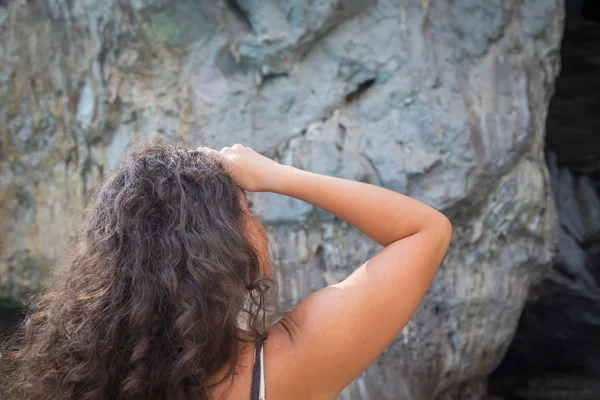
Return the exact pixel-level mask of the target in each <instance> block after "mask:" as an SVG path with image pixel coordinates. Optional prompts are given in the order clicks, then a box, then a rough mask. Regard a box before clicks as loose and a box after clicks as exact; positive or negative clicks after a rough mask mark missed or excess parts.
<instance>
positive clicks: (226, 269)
mask: <svg viewBox="0 0 600 400" xmlns="http://www.w3.org/2000/svg"><path fill="white" fill-rule="evenodd" d="M242 197H243V196H242V192H241V190H240V188H239V187H238V186H237V185H236V184H235V183H234V182H233V181H232V180H231V178H230V177H229V176H228V174H227V173H226V172H225V169H224V165H223V161H222V159H221V157H220V155H219V153H217V152H214V151H210V150H208V149H202V148H201V149H196V150H190V149H186V148H183V147H180V146H168V147H161V146H155V145H151V146H146V147H143V148H141V149H139V150H138V151H136V152H134V153H132V154H131V155H130V156H129V157H128V158H127V160H126V161H125V162H124V163H123V165H122V166H121V167H120V168H119V169H117V170H115V171H112V172H111V173H110V174H107V177H106V179H105V181H104V183H103V185H102V186H101V187H100V188H99V189H98V190H97V191H96V192H95V193H94V194H93V195H92V198H91V200H90V205H89V207H88V211H87V213H88V214H89V216H88V218H87V221H88V222H87V227H86V229H85V233H83V234H82V235H81V236H80V238H79V239H76V240H75V243H74V245H73V248H72V251H70V252H69V254H68V255H67V256H66V257H65V260H64V262H63V263H62V264H61V266H59V267H58V268H57V270H56V272H55V273H54V274H53V277H52V278H51V279H49V281H48V282H47V284H45V285H44V288H43V290H41V292H40V294H39V295H37V296H36V297H35V301H34V302H32V304H31V305H30V307H29V311H28V315H27V317H26V319H25V321H24V323H23V325H22V327H21V329H20V333H19V334H18V335H17V345H16V346H15V347H13V348H12V351H11V354H10V355H9V356H8V357H5V358H7V359H8V360H7V362H6V364H7V368H6V370H7V373H6V375H5V377H4V385H3V389H2V391H3V392H4V396H6V398H9V399H89V400H92V399H102V400H106V399H178V400H180V399H207V398H208V389H209V387H210V386H211V384H215V383H214V382H211V379H214V376H215V374H216V373H217V372H219V371H227V373H225V374H224V376H223V378H222V379H221V380H220V381H219V383H222V382H224V381H225V380H227V379H229V378H231V377H232V374H233V373H234V371H235V366H236V362H237V360H238V353H239V347H240V346H239V345H240V343H250V342H252V341H254V340H256V339H258V338H265V337H266V327H265V313H264V309H265V307H266V304H267V300H268V297H269V296H271V293H269V291H270V289H272V288H274V286H275V283H274V282H273V280H272V279H270V278H268V277H265V276H264V274H263V273H262V272H261V271H263V270H262V269H261V260H260V255H259V251H258V250H257V248H256V246H255V244H253V240H251V238H249V237H248V235H247V234H246V233H245V232H246V230H245V221H246V220H245V216H246V215H247V214H248V212H246V210H245V207H243V206H242V204H241V201H243V200H242ZM241 320H244V325H245V326H244V327H241V324H240V321H241ZM13 346H14V345H13ZM219 376H221V372H219Z"/></svg>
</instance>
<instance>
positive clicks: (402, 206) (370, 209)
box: [270, 166, 449, 246]
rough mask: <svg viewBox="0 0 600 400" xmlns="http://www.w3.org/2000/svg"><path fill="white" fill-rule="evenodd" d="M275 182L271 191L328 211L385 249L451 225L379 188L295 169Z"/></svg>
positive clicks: (416, 203)
mask: <svg viewBox="0 0 600 400" xmlns="http://www.w3.org/2000/svg"><path fill="white" fill-rule="evenodd" d="M274 178H275V179H274V180H273V187H271V188H270V191H272V192H275V193H279V194H283V195H286V196H290V197H294V198H297V199H299V200H302V201H305V202H307V203H310V204H312V205H314V206H316V207H319V208H321V209H323V210H325V211H328V212H330V213H332V214H334V215H335V216H337V217H339V218H341V219H343V220H345V221H347V222H348V223H350V224H351V225H353V226H354V227H356V228H357V229H358V230H360V231H361V232H363V233H364V234H365V235H367V236H369V237H370V238H371V239H373V240H374V241H376V242H377V243H379V244H381V245H383V246H387V245H388V244H390V243H392V242H395V241H397V240H400V239H403V238H405V237H408V236H411V235H414V234H416V233H418V232H420V231H422V230H425V229H428V228H432V229H437V228H438V227H440V225H443V226H446V225H449V223H448V220H447V219H446V217H445V216H444V215H443V214H441V213H440V212H438V211H437V210H435V209H433V208H431V207H429V206H427V205H425V204H423V203H421V202H419V201H417V200H414V199H411V198H410V197H407V196H404V195H402V194H399V193H397V192H394V191H391V190H388V189H384V188H381V187H378V186H375V185H370V184H367V183H362V182H356V181H350V180H346V179H341V178H334V177H330V176H325V175H319V174H315V173H311V172H307V171H302V170H300V169H297V168H294V167H291V166H282V168H281V170H280V171H278V173H277V177H274Z"/></svg>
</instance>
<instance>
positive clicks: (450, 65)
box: [0, 0, 564, 400]
mask: <svg viewBox="0 0 600 400" xmlns="http://www.w3.org/2000/svg"><path fill="white" fill-rule="evenodd" d="M563 14H564V11H563V4H562V1H560V0H523V1H520V2H505V1H501V0H490V1H486V2H481V1H476V0H455V1H452V2H450V1H435V2H433V1H431V2H429V1H417V0H413V1H410V0H407V1H403V2H400V1H394V0H381V1H377V2H375V1H372V2H369V1H353V0H337V1H335V0H330V1H321V2H312V1H291V0H287V1H286V0H273V1H269V2H267V1H258V0H255V1H253V0H245V1H244V0H237V1H235V0H228V1H216V0H215V1H206V2H204V1H203V2H200V1H196V0H180V1H176V2H167V1H162V0H122V1H117V0H106V1H102V2H98V1H91V0H72V1H66V0H37V1H30V2H24V1H14V2H2V3H0V60H1V61H2V62H1V63H0V91H1V92H0V133H1V137H2V147H1V148H0V151H1V152H2V187H1V188H0V207H1V210H2V220H1V221H2V222H1V228H2V229H1V230H0V249H1V250H2V251H1V258H0V298H1V299H2V301H3V302H4V304H5V305H9V306H11V305H18V304H19V302H20V299H21V297H22V296H23V295H24V294H26V293H29V292H32V291H35V289H36V288H37V286H38V283H39V279H40V277H42V276H43V275H44V273H45V271H46V270H47V268H48V267H49V266H50V265H52V263H53V262H55V261H56V260H58V259H59V258H60V254H61V249H62V246H63V242H64V240H65V238H67V237H68V235H69V234H70V232H72V231H73V227H74V226H75V225H76V223H77V221H78V217H79V213H80V211H81V209H82V207H83V206H84V204H85V195H86V192H87V190H88V189H89V188H90V187H91V186H92V185H94V184H95V183H96V182H97V181H98V180H99V179H100V177H101V176H102V174H103V172H104V171H105V170H106V169H108V168H111V167H114V166H115V165H116V164H117V163H118V161H119V159H120V158H121V157H122V156H123V155H124V154H125V153H126V152H127V150H128V148H129V147H130V144H131V142H132V140H134V139H136V140H147V139H153V138H158V140H172V139H177V140H182V141H184V142H186V143H188V144H190V145H198V144H206V145H209V146H213V147H217V148H219V147H222V146H225V145H230V144H232V143H235V142H240V143H245V144H248V145H250V146H252V147H254V148H255V149H257V150H258V151H261V152H263V153H264V154H267V155H269V156H271V157H274V158H277V159H278V160H280V161H281V162H283V163H288V164H293V165H296V166H299V167H302V168H305V169H309V170H312V171H316V172H320V173H326V174H331V175H337V176H342V177H346V178H351V179H357V180H363V181H366V182H372V183H375V184H378V185H382V186H385V187H388V188H390V189H393V190H397V191H400V192H402V193H406V194H408V195H410V196H413V197H416V198H417V199H420V200H423V201H425V202H427V203H428V204H431V205H433V206H435V207H437V208H439V209H440V210H442V211H444V212H445V213H446V214H447V215H448V216H449V217H450V219H451V220H452V222H453V225H454V232H455V234H454V239H453V244H452V246H451V249H450V252H449V254H448V256H447V258H446V260H445V262H444V264H443V266H442V268H441V270H440V272H439V273H438V275H437V277H436V279H435V281H434V284H433V286H432V288H431V290H430V291H429V293H428V295H427V297H426V299H425V301H424V302H423V304H422V306H421V307H420V308H419V310H418V311H417V313H416V315H415V316H414V318H413V319H412V320H411V322H410V323H409V325H408V326H407V327H406V329H405V330H404V331H403V332H402V334H401V335H400V336H399V337H398V338H397V340H396V341H395V342H394V343H393V344H392V345H391V346H390V347H389V348H388V349H387V350H386V352H385V353H384V354H383V356H382V357H380V358H379V359H378V360H377V361H376V362H375V363H374V365H373V366H372V367H371V368H370V369H369V370H368V371H367V372H366V373H365V374H364V375H363V376H361V377H360V378H359V379H357V380H356V381H355V382H354V383H353V384H352V385H350V386H349V387H348V388H347V390H346V391H344V392H343V393H342V394H341V395H340V399H347V400H350V399H352V400H354V399H397V398H406V399H412V400H430V399H433V398H436V399H471V398H472V399H477V398H481V396H483V394H484V393H485V390H486V376H487V374H488V373H490V371H491V370H492V369H493V368H494V367H495V366H496V364H497V363H498V362H499V361H500V359H501V358H502V357H503V355H504V353H505V351H506V349H507V346H508V344H509V342H510V340H511V338H512V336H513V334H514V332H515V329H516V324H517V321H518V318H519V315H520V312H521V310H522V307H523V305H524V302H525V298H526V296H527V293H528V290H529V287H530V285H531V284H532V283H535V282H537V281H538V280H539V277H540V276H541V273H542V272H543V271H544V270H545V269H546V267H547V266H548V265H549V264H550V263H551V262H552V259H553V256H554V247H555V246H554V245H555V243H556V215H555V211H554V205H553V199H552V196H551V192H550V186H549V183H548V182H549V179H548V172H547V169H546V166H545V161H544V153H543V147H544V146H543V138H544V121H545V118H546V110H547V107H548V102H549V98H550V96H551V94H552V91H553V83H554V79H555V77H556V74H557V72H558V68H559V59H558V51H559V44H560V39H561V35H562V20H563ZM256 200H257V203H258V204H259V206H260V207H261V208H262V210H263V212H262V213H263V219H264V221H265V224H266V225H267V228H268V231H269V234H270V237H271V239H272V241H273V244H274V255H273V261H274V263H275V264H276V265H275V266H276V268H277V279H278V281H279V283H280V287H281V290H280V298H279V299H278V304H279V307H280V308H281V309H286V308H289V307H290V306H292V305H293V304H295V303H296V302H298V301H299V300H300V299H301V298H303V297H305V296H306V295H308V294H309V293H311V292H313V291H315V290H317V289H319V288H321V287H323V286H324V285H327V284H330V283H334V282H337V281H338V280H339V279H341V278H343V277H344V276H346V275H347V274H348V273H349V272H350V271H351V270H352V269H353V268H355V267H356V266H357V265H359V264H361V263H362V262H364V261H365V260H366V259H367V258H368V257H370V256H371V255H373V254H374V253H375V252H376V251H377V250H378V249H377V248H376V246H375V245H373V244H372V243H371V242H370V241H369V240H368V239H366V238H365V237H363V236H361V235H360V234H359V233H358V232H357V231H355V230H354V229H353V228H351V227H349V226H347V225H346V224H344V223H342V222H340V221H338V220H336V219H334V218H332V217H331V216H330V215H328V214H326V213H323V212H320V211H318V210H314V209H313V207H311V206H310V205H307V204H304V203H302V202H299V201H295V200H291V199H286V198H282V197H278V196H274V195H262V196H257V199H256ZM365 340H368V338H365Z"/></svg>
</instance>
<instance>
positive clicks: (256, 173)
mask: <svg viewBox="0 0 600 400" xmlns="http://www.w3.org/2000/svg"><path fill="white" fill-rule="evenodd" d="M219 153H220V154H221V155H222V156H223V158H224V159H225V163H226V169H227V172H228V173H229V175H230V176H231V178H232V179H233V181H234V182H235V183H237V184H238V185H239V186H240V187H241V188H242V189H244V190H246V191H249V192H270V191H274V190H276V188H277V182H279V181H280V177H281V175H282V174H283V172H284V169H285V168H284V167H283V166H282V165H281V164H279V163H277V162H276V161H273V160H271V159H270V158H268V157H265V156H263V155H261V154H259V153H257V152H256V151H254V150H252V149H251V148H250V147H246V146H243V145H241V144H234V145H233V146H231V147H224V148H223V149H222V150H221V151H220V152H219Z"/></svg>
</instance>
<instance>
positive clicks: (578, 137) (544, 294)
mask: <svg viewBox="0 0 600 400" xmlns="http://www.w3.org/2000/svg"><path fill="white" fill-rule="evenodd" d="M599 48H600V5H599V4H598V2H593V1H586V2H583V1H569V2H568V5H567V23H566V29H565V35H564V40H563V43H562V48H561V57H562V68H561V74H560V76H559V78H558V79H557V81H556V93H555V95H554V97H553V99H552V101H551V103H550V107H549V115H548V120H547V136H546V138H547V150H548V157H547V160H548V166H549V169H550V175H551V181H552V185H551V186H552V191H553V194H554V198H555V203H556V208H557V213H558V222H559V231H558V254H557V257H556V261H555V264H554V266H553V268H551V269H549V270H548V271H547V273H546V274H545V276H544V279H543V280H541V281H540V282H538V283H537V284H535V285H534V286H533V287H532V290H531V291H530V295H529V298H528V301H527V305H526V307H525V308H524V311H523V315H522V317H521V320H520V322H519V328H518V331H517V334H516V336H515V339H514V341H513V343H512V344H511V347H510V350H509V352H508V354H507V356H506V359H505V360H504V361H503V363H502V365H501V367H500V368H499V369H498V371H497V372H496V373H495V374H494V376H493V378H492V382H491V384H490V386H491V387H492V389H493V390H494V391H496V392H497V393H500V394H505V395H518V396H519V399H528V400H533V399H556V400H570V399H573V400H575V399H576V400H586V399H589V400H596V399H598V398H600V262H599V257H600V192H599V189H600V182H599V179H598V177H599V176H600V175H599V173H600V140H599V136H598V131H599V130H600V119H599V117H598V116H599V113H598V110H599V109H600V80H599V79H598V77H600V58H599V57H598V54H599V53H598V49H599Z"/></svg>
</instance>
